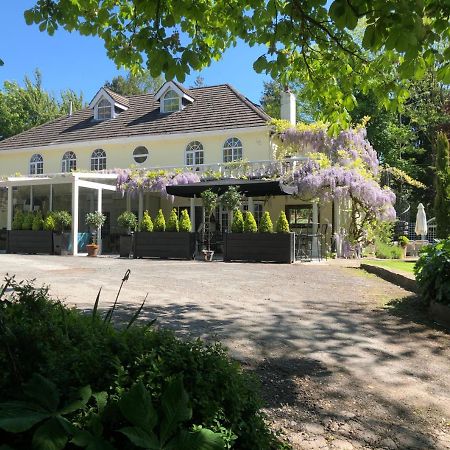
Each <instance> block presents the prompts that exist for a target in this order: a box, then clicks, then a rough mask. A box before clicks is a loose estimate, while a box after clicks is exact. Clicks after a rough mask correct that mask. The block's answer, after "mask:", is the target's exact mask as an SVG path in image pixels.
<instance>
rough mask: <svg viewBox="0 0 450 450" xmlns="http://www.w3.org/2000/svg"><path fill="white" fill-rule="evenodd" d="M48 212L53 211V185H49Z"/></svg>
mask: <svg viewBox="0 0 450 450" xmlns="http://www.w3.org/2000/svg"><path fill="white" fill-rule="evenodd" d="M48 210H49V211H53V184H51V185H50V194H49V196H48Z"/></svg>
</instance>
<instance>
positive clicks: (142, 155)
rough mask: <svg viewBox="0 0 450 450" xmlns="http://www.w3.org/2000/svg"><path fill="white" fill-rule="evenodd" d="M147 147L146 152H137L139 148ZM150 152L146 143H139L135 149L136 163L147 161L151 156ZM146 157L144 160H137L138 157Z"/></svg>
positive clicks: (134, 158) (134, 157)
mask: <svg viewBox="0 0 450 450" xmlns="http://www.w3.org/2000/svg"><path fill="white" fill-rule="evenodd" d="M141 148H143V149H145V151H146V152H145V153H136V152H137V151H138V150H139V149H141ZM149 154H150V152H149V151H148V148H147V147H146V146H145V145H138V146H137V147H136V148H135V149H134V150H133V161H134V162H135V163H136V164H144V163H145V162H147V159H148V156H149ZM144 157H145V159H144V160H143V161H136V158H144Z"/></svg>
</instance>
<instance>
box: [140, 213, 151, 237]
mask: <svg viewBox="0 0 450 450" xmlns="http://www.w3.org/2000/svg"><path fill="white" fill-rule="evenodd" d="M139 228H140V230H141V231H145V232H147V233H151V232H152V231H153V221H152V218H151V217H150V214H149V213H148V211H144V215H143V216H142V220H141V225H140V227H139Z"/></svg>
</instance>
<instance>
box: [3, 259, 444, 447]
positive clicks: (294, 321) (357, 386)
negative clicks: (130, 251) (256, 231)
mask: <svg viewBox="0 0 450 450" xmlns="http://www.w3.org/2000/svg"><path fill="white" fill-rule="evenodd" d="M0 268H1V269H0V272H1V273H3V274H6V273H9V274H16V275H17V278H19V279H23V278H27V279H32V278H36V279H37V280H38V283H39V284H41V283H48V284H50V285H51V291H52V292H53V294H55V295H57V296H59V297H61V298H65V299H66V301H67V303H69V304H75V305H77V307H79V308H83V309H84V308H90V307H92V304H93V302H94V299H95V296H96V293H97V290H98V288H99V287H100V286H103V295H102V306H104V307H106V306H107V305H108V304H110V303H112V301H113V300H114V297H115V293H116V290H117V288H118V286H119V284H120V280H121V278H122V276H123V273H124V272H125V270H126V269H127V268H130V269H131V277H130V280H129V281H128V282H127V283H126V284H125V286H124V289H123V291H122V296H121V299H122V302H121V308H120V314H121V316H123V318H125V317H127V316H129V315H131V311H130V310H131V309H134V308H136V306H137V305H138V304H140V302H141V301H142V299H143V297H144V296H145V293H146V292H149V300H148V303H147V306H146V308H145V310H144V317H143V318H144V319H150V318H154V317H157V318H158V322H159V323H160V324H162V325H165V326H169V327H172V328H174V329H175V330H177V332H179V333H188V334H192V335H195V336H201V337H204V338H208V339H212V338H215V337H217V338H218V339H220V340H221V341H222V342H224V343H225V344H226V345H227V346H228V347H229V348H230V351H231V353H232V355H233V356H234V357H236V358H238V359H239V360H241V362H242V363H243V364H244V366H245V367H247V368H248V369H249V370H253V371H255V372H256V373H257V374H258V375H259V376H260V378H261V380H262V383H263V395H264V398H265V400H266V403H267V409H266V411H267V413H268V415H269V417H270V420H271V422H272V423H273V426H274V427H275V428H276V429H281V430H282V431H283V432H284V433H285V435H286V436H287V438H288V439H289V440H290V442H291V443H292V445H293V448H294V449H342V450H345V449H352V448H358V449H359V448H366V449H378V448H385V449H409V448H411V449H450V347H449V344H450V335H449V334H446V333H445V332H443V331H442V330H439V329H437V328H434V327H433V325H432V324H430V323H427V322H426V320H425V319H424V317H422V315H421V313H420V311H419V312H414V313H411V311H416V304H415V299H414V298H413V297H411V295H410V293H408V292H406V291H403V290H402V289H400V288H397V287H395V286H393V285H391V284H389V283H387V282H385V281H382V280H380V279H378V278H376V277H375V276H372V275H367V274H365V273H364V272H362V271H360V270H359V269H357V268H348V267H344V265H343V264H342V263H341V264H336V263H335V262H333V263H321V264H314V263H310V264H294V265H290V266H288V265H275V264H236V263H221V262H213V263H202V262H187V261H151V260H119V259H114V258H97V259H88V258H83V257H78V258H72V257H50V256H16V255H0ZM405 311H406V312H405ZM255 450H256V449H255Z"/></svg>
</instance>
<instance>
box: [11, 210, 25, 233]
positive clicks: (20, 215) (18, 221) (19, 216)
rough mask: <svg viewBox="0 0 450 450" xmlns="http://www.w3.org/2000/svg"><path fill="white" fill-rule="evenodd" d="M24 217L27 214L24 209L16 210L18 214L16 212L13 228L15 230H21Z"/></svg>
mask: <svg viewBox="0 0 450 450" xmlns="http://www.w3.org/2000/svg"><path fill="white" fill-rule="evenodd" d="M24 218H25V216H24V214H23V212H22V211H18V212H16V214H14V220H13V222H12V229H13V230H21V229H22V223H23V219H24Z"/></svg>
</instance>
